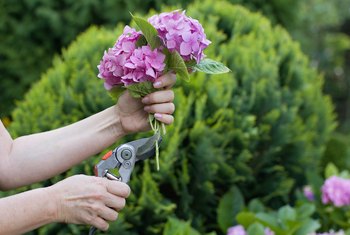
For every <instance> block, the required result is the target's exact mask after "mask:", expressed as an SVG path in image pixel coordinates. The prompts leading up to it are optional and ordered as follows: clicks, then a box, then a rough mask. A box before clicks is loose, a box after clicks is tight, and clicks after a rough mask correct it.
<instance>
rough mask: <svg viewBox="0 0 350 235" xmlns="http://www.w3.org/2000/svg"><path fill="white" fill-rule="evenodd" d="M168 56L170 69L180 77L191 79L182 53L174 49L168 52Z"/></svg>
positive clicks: (186, 79)
mask: <svg viewBox="0 0 350 235" xmlns="http://www.w3.org/2000/svg"><path fill="white" fill-rule="evenodd" d="M166 54H167V53H166ZM168 57H169V58H168V69H169V70H172V71H174V72H175V73H176V75H177V76H178V78H180V79H184V80H185V81H189V80H190V75H189V74H188V70H187V66H186V64H185V61H184V60H183V59H182V57H181V55H180V54H179V53H178V52H177V51H173V52H170V53H169V54H168Z"/></svg>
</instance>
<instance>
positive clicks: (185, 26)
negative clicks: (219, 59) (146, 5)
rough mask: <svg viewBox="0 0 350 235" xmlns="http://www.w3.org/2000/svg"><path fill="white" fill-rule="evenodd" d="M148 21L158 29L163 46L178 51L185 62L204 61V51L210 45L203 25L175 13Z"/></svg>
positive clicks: (183, 13)
mask: <svg viewBox="0 0 350 235" xmlns="http://www.w3.org/2000/svg"><path fill="white" fill-rule="evenodd" d="M148 21H149V22H150V23H151V24H152V25H153V26H154V27H155V28H156V29H157V31H158V34H159V37H160V38H161V40H162V41H163V44H164V45H165V46H166V47H167V48H168V49H169V50H170V51H174V50H176V51H177V52H179V54H180V55H181V57H182V58H183V59H184V60H185V61H189V60H195V61H196V62H197V63H199V62H200V60H201V59H203V57H204V54H203V50H204V49H205V48H206V47H207V46H208V45H209V44H210V41H209V40H208V39H206V35H205V33H204V30H203V27H202V25H201V24H200V23H199V22H198V20H195V19H192V18H190V17H187V16H186V15H185V12H184V11H183V12H180V11H173V12H169V13H161V14H160V15H154V16H152V17H150V18H149V19H148Z"/></svg>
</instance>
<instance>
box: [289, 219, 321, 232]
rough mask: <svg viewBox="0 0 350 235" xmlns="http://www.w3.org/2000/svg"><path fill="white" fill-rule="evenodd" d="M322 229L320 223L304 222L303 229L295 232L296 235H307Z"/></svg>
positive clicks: (313, 221) (308, 220) (309, 220)
mask: <svg viewBox="0 0 350 235" xmlns="http://www.w3.org/2000/svg"><path fill="white" fill-rule="evenodd" d="M319 227H320V223H319V222H318V221H315V220H312V219H306V220H303V223H302V225H301V227H300V228H299V229H298V230H297V231H295V233H294V235H305V234H311V233H313V232H316V230H317V229H318V228H319Z"/></svg>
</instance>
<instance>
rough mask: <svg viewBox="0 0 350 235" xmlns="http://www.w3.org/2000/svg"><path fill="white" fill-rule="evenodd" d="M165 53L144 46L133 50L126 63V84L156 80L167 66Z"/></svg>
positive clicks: (123, 78) (124, 80) (124, 81)
mask: <svg viewBox="0 0 350 235" xmlns="http://www.w3.org/2000/svg"><path fill="white" fill-rule="evenodd" d="M164 61H165V55H164V54H163V53H161V52H160V50H158V49H154V50H153V51H152V50H151V48H150V46H142V47H140V48H137V49H135V50H134V51H133V53H132V55H131V56H130V58H129V59H128V60H127V61H126V63H125V65H124V66H125V68H126V69H125V75H124V76H123V77H122V82H123V84H124V85H125V86H127V85H130V84H134V83H139V82H144V81H150V82H154V81H155V79H156V78H158V77H159V76H160V75H161V74H162V72H163V70H164V68H165V62H164Z"/></svg>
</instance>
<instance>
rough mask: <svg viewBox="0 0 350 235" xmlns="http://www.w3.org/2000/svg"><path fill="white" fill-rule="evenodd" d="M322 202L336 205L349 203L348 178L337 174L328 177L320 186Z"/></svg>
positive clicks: (349, 185)
mask: <svg viewBox="0 0 350 235" xmlns="http://www.w3.org/2000/svg"><path fill="white" fill-rule="evenodd" d="M322 202H323V203H324V204H327V203H330V202H331V203H333V204H334V205H335V206H337V207H341V206H348V205H350V180H349V179H343V178H340V177H338V176H332V177H330V178H328V179H327V180H326V181H325V183H324V184H323V186H322Z"/></svg>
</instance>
